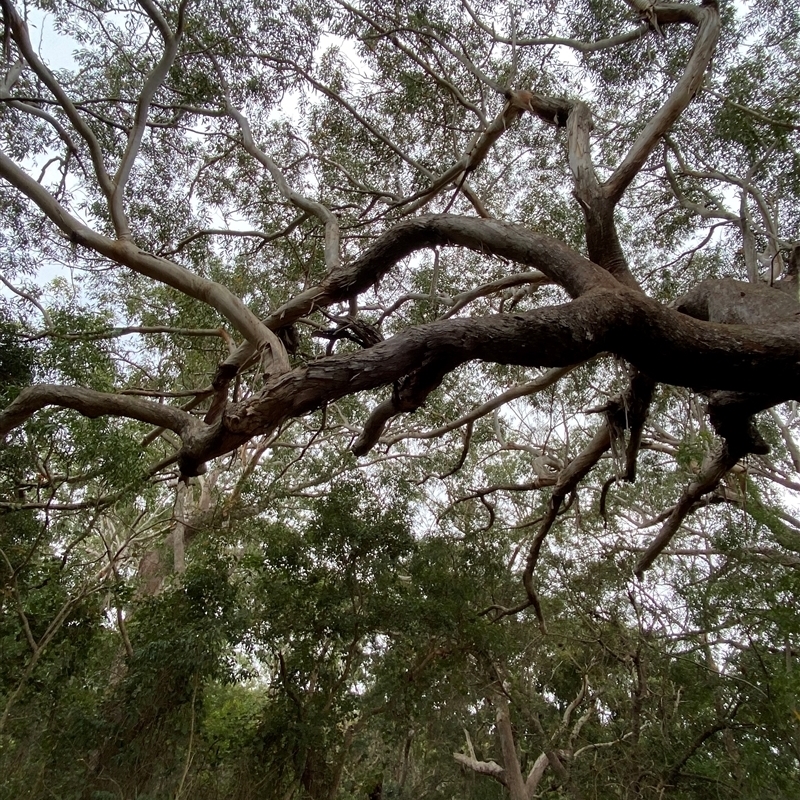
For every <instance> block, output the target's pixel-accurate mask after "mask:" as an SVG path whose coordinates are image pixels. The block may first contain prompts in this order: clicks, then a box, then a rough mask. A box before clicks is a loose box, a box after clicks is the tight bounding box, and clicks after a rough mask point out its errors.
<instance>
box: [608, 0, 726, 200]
mask: <svg viewBox="0 0 800 800" xmlns="http://www.w3.org/2000/svg"><path fill="white" fill-rule="evenodd" d="M650 11H651V13H652V14H653V15H654V18H655V19H656V20H657V21H658V23H659V24H661V25H664V24H668V23H673V22H684V23H689V24H692V25H696V26H697V27H698V31H697V37H696V39H695V43H694V48H693V49H692V54H691V56H690V57H689V61H688V63H687V64H686V69H685V70H684V72H683V75H682V76H681V78H680V80H679V81H678V83H677V85H676V86H675V88H674V89H673V90H672V92H671V93H670V95H669V97H668V98H667V100H666V101H665V103H664V105H662V106H661V108H660V109H659V110H658V111H657V112H656V113H655V115H654V116H653V117H652V118H651V119H650V121H649V122H648V123H647V125H646V126H645V128H644V130H643V131H642V132H641V133H640V134H639V136H638V137H637V138H636V141H635V142H634V143H633V145H632V147H631V149H630V150H629V151H628V154H627V155H626V156H625V158H624V159H623V161H622V163H621V164H620V165H619V166H618V167H617V168H616V169H615V170H614V173H613V174H612V175H611V177H610V178H609V179H608V180H607V181H606V182H605V184H604V185H603V189H604V191H605V194H606V196H607V197H608V198H609V200H610V201H611V202H612V203H613V204H616V202H617V201H618V200H619V199H620V197H622V194H623V193H624V191H625V189H626V188H627V187H628V186H629V185H630V183H631V181H632V180H633V179H634V178H635V177H636V175H637V173H638V172H639V170H640V169H641V168H642V167H643V166H644V163H645V161H647V159H648V158H649V156H650V154H651V153H652V152H653V150H654V149H655V147H656V145H657V144H658V142H659V141H660V139H661V137H662V136H663V135H664V134H665V133H666V132H667V131H668V130H669V129H670V128H671V127H672V124H673V123H674V122H675V120H677V119H678V117H679V116H680V115H681V114H682V113H683V111H684V109H685V108H686V107H687V106H688V105H689V103H690V102H691V100H692V98H693V97H694V96H695V94H696V93H697V91H698V89H699V88H700V86H701V85H702V83H703V78H704V77H705V72H706V69H707V68H708V65H709V63H710V62H711V57H712V56H713V55H714V49H715V47H716V45H717V39H718V38H719V31H720V21H719V9H717V7H716V4H713V5H712V4H706V5H703V6H702V7H698V6H693V5H688V4H686V5H684V4H681V5H678V4H664V5H654V6H652V8H651V9H650Z"/></svg>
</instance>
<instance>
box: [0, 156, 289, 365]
mask: <svg viewBox="0 0 800 800" xmlns="http://www.w3.org/2000/svg"><path fill="white" fill-rule="evenodd" d="M0 178H3V179H4V180H6V181H7V182H8V183H10V184H11V185H12V186H13V187H14V188H15V189H17V190H18V191H19V192H21V193H22V194H23V195H25V196H26V197H27V198H28V199H29V200H32V201H33V202H34V203H35V204H36V205H37V206H38V207H39V209H40V210H41V211H42V212H43V213H44V214H45V215H46V216H47V217H48V218H49V219H50V221H51V222H53V223H54V224H55V225H56V226H57V227H58V228H59V229H60V230H61V231H63V233H65V234H66V235H67V237H68V238H69V240H70V241H71V242H73V243H75V244H80V245H83V246H84V247H87V248H89V249H90V250H94V251H95V252H96V253H99V254H100V255H103V256H105V257H106V258H109V259H111V260H112V261H114V262H116V263H117V264H122V265H123V266H126V267H129V268H130V269H132V270H133V271H134V272H138V273H139V274H140V275H144V276H145V277H147V278H152V279H153V280H156V281H158V282H159V283H164V284H166V285H167V286H171V287H172V288H173V289H177V290H178V291H179V292H183V294H185V295H187V296H188V297H192V298H194V299H195V300H200V301H202V302H203V303H206V304H207V305H209V306H211V307H212V308H214V309H216V310H217V311H218V312H219V313H220V314H222V316H223V317H225V318H226V319H227V320H228V321H229V322H230V323H231V324H232V325H233V327H234V328H236V330H238V331H239V333H241V334H242V335H243V336H244V337H245V338H246V339H247V340H248V341H249V342H251V343H252V344H253V346H254V347H256V348H257V349H261V348H264V347H267V346H269V348H270V349H271V351H272V355H273V358H274V361H275V365H276V367H277V371H284V372H285V371H286V370H288V368H289V360H288V357H287V356H286V351H285V349H284V347H283V345H282V344H281V342H280V340H279V339H278V337H277V336H276V335H275V334H274V333H272V331H271V330H270V329H269V328H268V327H267V326H266V325H264V324H263V323H262V322H261V320H260V319H259V318H258V317H257V316H256V315H255V314H254V313H253V312H252V311H251V310H250V309H249V308H248V307H247V306H246V305H245V304H244V303H243V302H242V301H241V300H240V299H239V298H238V297H237V296H236V295H235V294H233V292H231V291H230V289H228V288H227V287H226V286H223V285H222V284H221V283H216V282H215V281H210V280H207V279H205V278H201V277H200V276H199V275H196V274H195V273H193V272H191V271H190V270H188V269H186V268H185V267H181V266H180V265H179V264H176V263H175V262H173V261H168V260H167V259H166V258H160V257H159V256H155V255H152V254H151V253H147V252H145V251H144V250H140V249H139V248H138V247H137V246H136V245H135V244H134V243H133V242H131V241H130V240H129V239H122V240H117V241H115V240H113V239H109V238H108V237H106V236H103V235H101V234H99V233H97V232H95V231H93V230H92V229H91V228H89V227H87V226H86V225H84V224H83V223H82V222H81V221H80V220H78V219H77V218H76V217H74V216H72V214H70V213H69V211H67V209H65V208H64V207H63V206H62V205H61V204H60V203H59V202H58V201H57V200H56V199H55V197H53V196H52V195H51V194H50V193H49V192H48V191H47V190H46V189H45V188H44V187H43V186H42V185H41V184H39V183H37V182H36V181H35V180H34V179H33V178H31V177H30V175H28V174H27V173H26V172H24V171H23V170H22V169H20V168H19V166H17V164H15V163H14V162H13V161H12V160H11V159H10V158H8V156H6V155H5V154H4V153H2V152H0Z"/></svg>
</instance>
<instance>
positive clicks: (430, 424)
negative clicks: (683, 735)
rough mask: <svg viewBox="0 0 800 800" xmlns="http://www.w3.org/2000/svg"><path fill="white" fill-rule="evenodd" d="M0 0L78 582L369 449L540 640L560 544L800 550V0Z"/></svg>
mask: <svg viewBox="0 0 800 800" xmlns="http://www.w3.org/2000/svg"><path fill="white" fill-rule="evenodd" d="M0 2H2V9H3V30H4V50H3V59H4V67H3V74H2V82H1V83H0V104H1V105H0V133H1V135H2V147H1V148H0V179H2V180H0V197H2V202H0V218H1V219H2V223H3V227H2V237H3V238H2V240H1V241H0V259H2V261H0V264H1V265H2V275H1V276H0V278H1V279H2V282H3V286H4V289H3V295H2V299H1V302H2V306H0V309H1V310H2V314H3V317H4V320H5V322H4V324H3V328H2V329H0V330H2V331H3V334H2V336H3V337H5V338H7V339H8V342H9V348H8V352H9V353H11V356H13V354H14V353H16V352H24V353H27V354H28V355H27V356H26V358H28V359H29V361H31V363H33V364H34V367H33V368H32V372H30V371H26V370H19V369H17V368H16V366H15V363H14V362H13V358H11V356H9V358H11V360H9V361H8V364H9V366H8V367H6V363H5V361H2V362H0V364H2V365H3V369H4V371H6V372H8V376H9V377H8V380H7V381H6V383H7V384H8V388H7V390H6V394H5V396H4V410H3V411H0V434H1V435H2V436H4V437H5V452H6V455H5V456H4V462H3V463H4V471H6V473H7V477H8V480H4V484H3V485H4V489H6V488H7V490H8V494H7V497H6V499H5V500H3V501H2V506H0V507H1V508H2V510H3V511H4V512H7V514H6V518H7V519H8V520H19V519H21V517H19V516H18V515H20V514H24V515H26V516H25V525H24V526H23V527H24V530H25V531H28V530H32V529H33V527H31V526H33V522H32V521H37V520H38V523H37V524H41V526H42V527H41V530H42V532H43V533H42V537H41V539H36V537H34V539H35V541H36V543H37V545H41V548H44V549H45V550H46V551H47V552H48V554H49V555H52V553H56V554H57V555H59V557H61V556H63V557H64V558H65V562H64V563H68V562H69V558H71V557H73V555H74V554H75V553H76V552H81V553H82V554H83V556H85V559H86V562H85V563H88V562H89V561H91V559H92V558H96V559H99V560H100V561H103V563H104V564H105V565H106V566H105V567H104V568H103V570H101V578H102V580H101V581H100V583H99V584H98V583H97V582H92V583H91V586H92V589H91V593H92V595H93V596H94V595H95V594H97V593H98V592H99V591H100V589H101V588H102V586H103V583H102V581H103V580H108V581H109V582H110V583H113V584H114V586H119V585H122V584H125V583H126V582H127V581H129V580H133V578H134V577H135V580H136V581H137V582H138V583H137V585H138V586H140V587H144V588H143V589H139V590H137V591H140V592H141V594H139V595H137V596H136V597H137V598H139V599H141V598H142V596H148V597H153V596H155V595H157V594H158V593H159V592H161V591H162V590H163V587H164V584H165V580H166V581H167V582H168V576H169V575H170V573H175V574H176V575H178V576H180V575H181V574H182V573H183V571H184V569H185V559H186V558H187V557H188V558H190V557H191V556H187V553H189V552H190V551H191V548H192V546H193V543H194V542H195V541H196V538H197V535H198V531H201V530H203V528H204V526H208V525H212V527H213V526H218V527H219V528H220V529H224V530H228V531H230V542H229V545H230V547H231V549H232V550H235V549H236V546H237V544H236V542H237V539H236V536H237V534H236V528H237V519H241V518H242V517H247V518H248V519H260V518H263V519H267V520H269V521H270V522H274V521H276V519H278V518H280V521H282V522H286V521H287V520H289V521H291V520H292V519H293V518H294V520H295V521H298V520H302V519H303V518H304V516H305V515H307V513H308V510H307V504H306V501H307V499H308V496H309V495H310V494H324V493H325V492H326V491H328V490H329V489H330V487H331V485H332V484H334V483H335V482H336V481H338V480H339V479H340V478H341V476H343V475H345V474H347V473H349V472H351V471H353V470H361V471H362V472H363V473H364V474H365V475H369V476H371V479H373V480H376V481H377V482H378V483H380V480H381V479H380V476H381V475H387V474H389V473H391V476H392V479H395V478H397V477H398V476H400V477H401V478H402V479H403V480H404V481H413V482H416V485H417V487H418V488H417V490H415V491H416V495H415V500H414V503H415V508H416V509H417V511H416V514H417V518H416V524H417V527H418V530H417V534H418V535H422V534H423V533H425V532H426V531H427V532H429V533H430V532H436V531H440V532H441V531H448V532H451V531H460V532H461V533H464V531H470V532H471V533H470V535H473V534H474V532H475V530H476V529H477V528H478V527H480V528H481V529H483V528H484V527H485V530H486V531H490V532H491V535H492V536H494V537H495V538H494V542H493V545H492V547H496V548H497V549H498V550H499V551H501V552H502V553H503V554H504V555H503V556H502V557H504V558H506V564H507V568H508V572H509V574H510V575H512V576H513V577H514V579H515V581H516V584H515V585H516V587H517V589H516V591H511V590H508V588H507V585H506V584H503V586H504V587H505V588H503V589H498V590H497V591H496V592H495V591H494V590H492V592H490V595H491V596H489V597H485V596H480V595H479V594H476V597H475V598H474V603H475V605H476V608H475V611H476V612H484V615H485V617H486V619H488V620H495V621H496V622H497V623H498V624H500V623H501V621H503V620H505V621H506V622H508V621H509V620H508V618H509V617H512V616H515V615H521V617H520V618H523V619H525V618H527V617H526V615H527V614H529V613H530V614H532V615H533V616H534V617H535V619H536V623H537V625H538V627H539V628H540V630H541V635H543V636H546V635H547V634H546V631H547V622H548V614H549V612H548V603H549V604H550V609H551V611H550V613H551V614H552V615H554V616H558V615H560V614H562V613H563V611H564V605H563V602H562V600H561V599H555V598H556V596H557V597H559V598H561V597H562V596H565V595H564V592H566V595H569V592H568V591H567V589H566V588H565V587H568V585H570V579H569V576H568V574H567V573H566V572H565V571H564V570H565V569H566V567H565V566H564V565H568V566H570V567H571V568H573V569H574V570H575V572H576V573H577V572H579V571H580V568H583V567H586V568H587V569H589V566H590V565H592V564H594V563H595V562H597V563H601V564H602V563H604V560H610V563H613V564H614V565H615V570H616V572H615V575H616V578H617V585H618V587H619V588H620V590H622V587H624V586H625V585H626V583H627V585H628V591H629V592H634V594H635V593H636V592H639V591H645V592H649V591H651V590H652V591H653V592H655V595H654V597H655V599H653V598H652V597H651V599H652V600H653V605H654V606H659V603H660V602H662V597H661V596H659V594H658V593H659V592H665V593H666V595H663V596H665V597H669V596H672V595H671V594H670V593H671V592H673V591H676V592H682V591H683V590H684V588H685V586H684V583H682V582H685V583H686V585H689V584H691V580H692V579H693V578H692V577H691V576H695V577H696V576H697V575H706V576H708V575H715V574H716V572H717V571H718V570H721V569H726V570H732V571H736V570H738V569H739V567H740V566H741V564H742V563H744V562H741V561H740V560H737V559H740V556H741V552H740V551H746V552H747V554H748V557H751V556H752V557H753V558H755V559H756V562H753V563H756V567H754V568H753V569H750V566H752V565H751V564H750V562H747V564H746V565H745V566H742V567H741V570H742V571H741V574H742V575H746V576H747V580H748V581H749V580H755V579H754V578H753V575H756V574H761V573H760V572H759V570H760V569H762V568H763V564H764V563H767V564H769V565H770V566H772V567H774V568H775V570H784V569H793V568H794V567H793V563H794V562H793V561H792V559H793V558H794V556H793V555H792V553H793V552H796V550H797V544H796V542H797V541H798V536H800V522H798V521H797V520H796V519H795V517H794V516H793V515H792V513H791V502H792V501H791V499H790V497H791V493H792V492H793V491H795V490H796V489H800V484H798V483H797V481H796V479H795V476H794V472H795V471H796V470H797V468H798V466H800V449H798V445H797V444H796V442H795V439H794V435H795V433H794V431H795V428H796V425H797V420H796V407H795V403H796V400H797V399H798V393H799V392H800V371H799V369H798V364H800V329H798V323H797V319H798V316H797V315H798V305H797V280H798V278H797V273H798V269H799V268H800V247H799V246H798V240H799V237H800V234H798V213H797V208H798V203H797V200H798V194H800V184H799V183H798V178H797V176H798V174H800V158H798V138H799V133H798V131H800V118H798V114H797V109H796V97H797V96H798V92H800V87H798V77H797V76H798V74H799V73H798V69H797V65H798V44H797V36H796V33H797V29H798V26H799V25H800V10H798V7H797V4H796V3H773V2H771V0H752V1H751V2H748V3H740V4H732V3H729V4H725V3H723V4H722V5H719V4H718V3H717V2H714V1H709V0H704V2H700V3H694V2H674V3H658V2H649V0H624V1H623V0H619V2H616V1H614V2H594V0H575V2H570V3H556V2H543V3H538V4H535V6H534V7H533V8H531V7H529V5H526V4H518V3H515V2H510V3H508V4H506V5H504V6H502V7H500V6H497V5H496V4H492V3H470V2H467V0H460V2H452V3H436V4H427V3H424V2H419V3H415V2H412V3H396V4H392V3H388V4H387V3H371V2H364V3H357V4H351V3H349V2H347V1H346V0H333V1H332V2H321V1H319V2H318V1H317V0H311V2H294V0H291V1H290V2H287V3H286V4H285V5H282V6H281V7H280V8H277V7H275V6H274V5H272V4H263V3H260V2H248V3H244V2H241V3H239V2H236V1H235V0H231V1H230V2H228V0H226V1H225V2H222V3H219V2H218V3H213V4H212V3H207V2H205V0H185V1H184V2H181V3H166V4H164V3H157V2H153V1H152V0H141V1H140V2H132V3H123V4H121V5H119V4H118V5H115V6H113V7H112V6H109V5H106V4H103V3H83V2H61V0H58V2H54V3H49V4H46V5H45V4H43V5H42V7H41V8H40V9H36V10H34V9H33V7H22V6H17V5H15V4H13V3H12V2H11V0H0ZM42 30H46V31H49V33H48V35H47V36H45V37H42V36H41V31H42ZM56 35H58V36H61V37H62V41H66V42H69V47H71V48H72V49H73V55H72V57H71V59H68V60H67V61H66V63H65V62H64V60H63V59H62V60H61V61H57V60H56V59H55V58H53V57H52V56H53V55H54V54H52V53H51V52H50V51H51V49H52V48H51V45H50V42H51V41H53V38H52V37H54V36H56ZM6 332H7V333H6ZM4 340H5V339H4ZM4 340H3V341H4ZM384 470H385V471H386V472H383V471H384ZM386 485H390V483H389V482H387V483H386ZM56 519H57V520H61V522H58V523H57V524H58V525H59V526H61V527H58V528H54V527H53V525H54V523H53V520H56ZM9 524H10V523H9ZM34 527H35V526H34ZM22 529H23V528H20V530H22ZM84 529H85V530H89V531H90V532H91V534H84V533H80V531H81V530H84ZM679 533H680V538H679V539H676V538H675V537H676V535H677V534H679ZM45 534H46V535H45ZM464 535H466V534H464ZM22 538H25V537H24V536H23V537H22ZM14 541H15V542H16V539H15V540H14ZM73 542H80V547H77V546H76V547H77V549H76V548H74V547H72V546H71V544H70V543H73ZM165 543H166V545H167V550H168V551H169V552H168V553H167V552H166V551H165V549H164V547H162V546H161V545H163V544H165ZM736 543H738V544H736ZM734 544H736V546H737V547H739V548H740V550H737V551H736V554H735V557H734V555H732V553H733V549H735V548H734ZM488 549H491V548H488ZM15 552H16V551H15ZM506 552H507V556H506ZM65 553H66V555H64V554H65ZM665 553H666V554H668V556H669V558H666V557H665V556H664V554H665ZM49 555H48V557H49ZM659 556H662V557H661V558H659ZM15 557H16V556H15ZM18 557H19V558H20V559H21V561H22V562H25V559H26V558H29V557H28V556H26V555H25V551H24V550H20V551H19V553H18ZM7 562H8V563H7V565H6V566H7V570H8V573H9V575H10V576H11V578H10V579H9V581H10V584H13V580H14V579H15V578H16V577H17V576H18V569H19V568H20V567H19V564H17V563H16V562H15V561H14V559H12V558H9V559H7ZM25 563H27V562H25ZM83 563H84V562H81V564H83ZM587 565H589V566H587ZM654 567H655V568H654ZM79 572H80V569H79ZM653 573H656V574H655V575H653ZM87 574H88V573H87ZM92 574H93V576H94V578H93V580H94V579H96V578H97V575H96V573H92ZM634 575H635V576H637V578H638V579H639V581H640V583H637V582H635V581H634V582H629V583H628V581H629V578H631V577H632V576H634ZM687 576H688V577H687ZM520 580H521V586H520V585H519V584H520ZM790 583H791V582H790ZM679 584H680V586H679ZM80 585H81V586H83V585H84V584H80ZM87 585H88V584H87ZM547 586H551V587H553V592H552V593H551V594H552V595H553V597H552V598H551V599H549V598H548V592H547V590H543V587H547ZM642 587H644V588H642ZM676 587H678V588H676ZM562 590H563V591H562ZM570 591H571V590H570ZM540 594H541V595H542V597H541V599H540ZM123 595H124V593H122V594H121V595H120V597H119V598H112V600H110V601H109V607H110V608H113V609H114V613H113V616H114V625H115V626H116V628H117V629H118V631H119V634H120V638H121V640H122V642H123V644H124V648H123V649H124V650H125V651H126V653H127V656H128V657H131V651H132V650H133V646H132V645H131V642H130V641H126V633H125V617H126V614H128V613H133V617H134V618H135V612H132V611H131V610H132V609H134V608H135V607H136V602H137V600H136V599H133V600H132V599H131V597H130V596H129V595H124V596H123ZM675 596H677V595H675ZM681 596H682V595H681ZM776 597H777V596H776ZM728 599H730V598H728ZM21 602H22V601H21V600H20V603H21ZM63 602H64V603H68V602H69V600H68V599H67V600H63ZM687 602H688V601H687ZM726 602H727V600H726ZM776 602H778V600H776ZM23 605H24V604H23ZM712 605H713V604H712ZM124 608H127V609H128V611H124V610H123V609H124ZM626 608H627V607H626ZM630 608H635V605H632V606H630ZM630 608H628V609H627V610H626V611H624V612H621V613H622V615H623V616H625V615H626V614H627V615H630V614H632V613H633V612H632V611H630ZM720 608H721V606H715V607H714V608H712V609H710V610H708V614H707V615H706V616H707V619H706V621H705V622H703V624H702V625H701V626H700V627H703V630H704V631H705V632H706V633H708V632H709V631H711V630H712V629H713V634H714V636H716V637H717V639H718V640H719V641H722V640H723V639H724V640H725V641H727V642H729V643H730V642H734V643H735V644H734V645H730V644H729V646H730V647H733V648H734V650H735V648H736V647H742V648H744V650H746V651H747V652H750V650H749V649H748V648H750V647H751V644H752V642H753V641H755V639H757V638H758V636H760V635H762V634H763V635H764V636H765V637H766V638H767V639H770V637H772V638H771V639H770V642H771V643H770V644H769V647H772V648H775V647H778V646H779V645H781V646H782V645H785V648H786V653H788V655H787V658H789V659H790V658H791V657H793V656H792V653H793V650H792V646H791V643H790V642H788V643H787V642H782V643H776V641H777V640H775V639H774V637H775V636H776V635H777V634H776V633H775V630H772V629H770V632H766V628H759V630H758V636H756V634H755V633H754V631H755V628H754V627H747V626H746V625H743V622H742V619H743V617H742V615H741V614H740V613H739V612H737V614H736V615H727V616H726V614H724V613H722V612H721V611H720ZM587 613H588V612H587ZM692 613H693V612H692ZM692 613H690V612H687V613H686V615H684V616H683V617H680V619H679V618H678V617H674V618H672V620H671V622H670V623H669V624H670V625H675V626H677V628H680V629H681V630H682V631H683V632H684V633H685V632H686V630H690V629H691V626H692V625H693V624H694V623H695V622H697V620H693V619H692ZM659 615H660V612H659V614H654V616H653V618H654V619H655V618H657V617H659ZM712 617H713V618H714V619H713V621H712ZM632 620H633V618H632V617H631V619H628V621H627V623H626V624H628V625H631V626H633V628H632V629H635V628H636V625H634V624H633V621H632ZM751 622H752V625H753V626H756V627H758V625H760V623H756V622H755V621H751ZM665 624H666V623H665ZM699 624H700V623H698V625H699ZM748 624H750V623H748ZM779 627H780V626H779ZM784 627H785V626H784ZM789 627H791V626H789ZM677 628H676V630H677ZM776 630H777V629H776ZM781 630H783V628H781ZM786 630H788V628H786ZM637 635H641V636H644V635H645V634H643V633H641V631H639V633H638V634H637ZM781 635H783V634H781ZM786 635H787V636H788V635H789V634H786ZM681 636H683V633H681ZM754 637H755V638H754ZM679 638H680V637H679ZM689 638H691V637H689ZM748 643H749V644H748ZM34 644H35V645H36V646H37V647H38V644H37V643H36V641H34ZM695 644H696V643H695ZM695 644H692V645H691V646H692V647H694V646H695ZM687 646H689V645H687ZM34 652H36V651H35V648H34ZM726 652H730V653H732V652H734V651H733V650H731V651H726ZM718 655H719V654H717V656H715V657H718ZM715 663H716V662H715ZM495 677H496V676H495ZM503 685H504V684H503V682H502V681H498V682H496V683H495V689H494V690H493V691H494V695H493V697H494V701H496V702H498V703H499V704H500V706H501V708H500V711H501V712H502V710H503V707H504V706H503V703H505V702H508V701H509V697H510V693H508V694H504V692H503V690H502V687H503ZM576 691H577V689H575V687H570V692H571V694H570V697H574V696H576V694H575V692H576ZM542 696H548V695H547V693H546V692H544V694H542ZM504 698H505V699H504ZM567 702H569V701H567ZM562 714H563V710H562ZM501 716H502V713H501ZM726 719H727V718H726ZM575 749H580V746H579V745H577V744H576V748H575ZM584 752H588V751H584ZM478 761H479V759H475V758H473V759H472V762H473V765H474V764H476V763H478ZM548 763H549V762H548ZM542 764H543V762H542ZM517 772H520V770H519V769H518V770H517ZM520 774H521V772H520ZM563 777H564V776H562V778H563ZM540 779H541V775H539V777H538V778H537V781H538V780H540ZM517 783H519V781H517ZM537 785H538V783H537ZM510 791H512V794H513V793H514V792H516V794H515V795H514V796H522V794H521V792H523V787H521V786H519V785H517V786H516V788H515V789H513V790H511V789H510Z"/></svg>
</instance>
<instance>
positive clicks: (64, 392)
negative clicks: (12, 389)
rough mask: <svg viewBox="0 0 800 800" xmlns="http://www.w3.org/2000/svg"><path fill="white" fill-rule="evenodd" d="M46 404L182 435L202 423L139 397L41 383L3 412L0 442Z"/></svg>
mask: <svg viewBox="0 0 800 800" xmlns="http://www.w3.org/2000/svg"><path fill="white" fill-rule="evenodd" d="M45 406H59V407H60V408H72V409H75V410H76V411H78V412H79V413H81V414H83V416H85V417H103V416H117V417H127V418H129V419H137V420H139V421H140V422H147V423H149V424H151V425H158V426H160V427H162V428H169V429H170V430H172V431H175V433H177V434H178V435H179V436H182V437H184V436H189V434H190V433H191V432H192V431H193V430H195V429H197V428H199V427H200V423H199V422H198V421H197V420H196V419H195V418H194V417H193V416H192V415H191V414H187V413H186V412H185V411H181V410H180V409H178V408H174V407H173V406H168V405H164V404H162V403H153V402H150V401H148V400H140V399H139V398H137V397H130V396H123V395H118V394H111V393H109V392H97V391H95V390H94V389H84V388H81V387H78V386H55V385H52V384H46V383H43V384H39V385H38V386H29V387H27V388H25V389H23V390H22V391H21V392H20V393H19V395H18V396H17V397H16V399H15V400H14V401H13V402H12V403H11V404H10V405H9V406H8V407H7V408H6V409H5V410H4V411H2V412H0V441H2V440H3V439H4V438H5V437H6V436H7V435H8V433H9V432H10V431H11V430H13V429H14V428H16V427H17V426H19V425H22V423H23V422H25V420H26V419H28V418H29V417H31V416H32V415H33V414H35V413H36V412H37V411H39V410H41V409H42V408H44V407H45Z"/></svg>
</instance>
